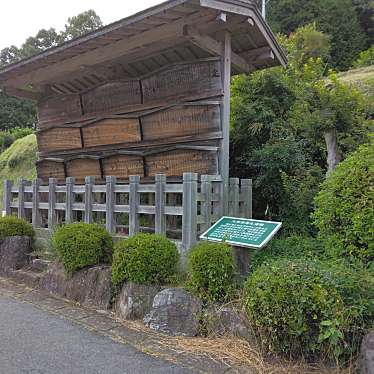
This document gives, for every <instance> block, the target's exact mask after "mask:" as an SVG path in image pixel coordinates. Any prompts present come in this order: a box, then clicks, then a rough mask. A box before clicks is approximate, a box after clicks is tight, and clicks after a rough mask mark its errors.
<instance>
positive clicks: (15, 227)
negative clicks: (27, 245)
mask: <svg viewBox="0 0 374 374" xmlns="http://www.w3.org/2000/svg"><path fill="white" fill-rule="evenodd" d="M7 236H29V237H30V238H34V230H33V228H32V226H31V225H30V224H29V223H28V222H26V221H25V220H23V219H20V218H17V217H15V216H6V217H0V240H3V239H4V238H6V237H7Z"/></svg>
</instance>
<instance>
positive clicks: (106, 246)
mask: <svg viewBox="0 0 374 374" xmlns="http://www.w3.org/2000/svg"><path fill="white" fill-rule="evenodd" d="M52 245H53V248H54V249H55V250H56V253H57V256H58V258H59V260H60V261H61V262H62V264H63V266H64V268H65V270H66V271H67V272H68V273H69V274H72V273H73V272H74V271H76V270H79V269H82V268H84V267H86V266H92V265H98V264H102V263H110V260H111V256H112V250H113V239H112V237H111V236H110V234H109V233H108V232H107V231H106V229H105V228H104V227H102V226H100V225H98V224H87V223H81V222H80V223H72V224H69V225H64V226H60V227H58V228H57V229H56V231H55V232H54V234H53V236H52Z"/></svg>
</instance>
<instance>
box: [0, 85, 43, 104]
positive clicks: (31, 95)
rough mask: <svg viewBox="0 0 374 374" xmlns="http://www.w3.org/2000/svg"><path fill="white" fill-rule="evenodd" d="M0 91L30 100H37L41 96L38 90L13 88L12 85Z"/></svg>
mask: <svg viewBox="0 0 374 374" xmlns="http://www.w3.org/2000/svg"><path fill="white" fill-rule="evenodd" d="M0 92H4V93H5V94H7V95H9V96H15V97H20V98H22V99H29V100H32V101H38V100H39V98H40V96H41V94H40V93H39V92H34V91H28V90H21V89H19V88H13V87H4V88H2V89H0Z"/></svg>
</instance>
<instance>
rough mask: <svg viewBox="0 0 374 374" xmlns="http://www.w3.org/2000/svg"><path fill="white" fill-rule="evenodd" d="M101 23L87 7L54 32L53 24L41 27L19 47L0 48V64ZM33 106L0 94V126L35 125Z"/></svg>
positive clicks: (43, 48) (2, 127)
mask: <svg viewBox="0 0 374 374" xmlns="http://www.w3.org/2000/svg"><path fill="white" fill-rule="evenodd" d="M100 26H102V22H101V20H100V17H99V16H98V15H97V14H96V13H95V12H94V11H93V10H89V11H87V12H83V13H81V14H78V15H77V16H75V17H71V18H69V19H68V22H67V24H66V25H65V30H64V31H62V32H60V33H58V32H57V31H56V30H55V29H54V28H49V29H41V30H39V31H38V33H37V34H36V35H35V36H30V37H29V38H27V39H26V41H25V42H24V43H23V44H22V46H21V48H17V47H16V46H14V45H12V46H10V47H7V48H4V49H2V50H1V51H0V67H2V66H5V65H8V64H11V63H14V62H17V61H19V60H21V59H23V58H27V57H30V56H33V55H35V54H37V53H40V52H42V51H44V50H46V49H48V48H51V47H55V46H57V45H59V44H61V43H62V42H64V41H66V40H70V39H72V38H74V37H77V36H79V35H82V34H85V33H87V32H90V31H93V30H94V29H96V28H98V27H100ZM36 122H37V119H36V108H35V106H34V104H33V103H31V102H30V101H27V100H21V99H17V98H14V97H10V96H8V95H6V94H4V93H1V94H0V130H10V129H12V128H15V127H35V124H36Z"/></svg>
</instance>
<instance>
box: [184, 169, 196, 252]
mask: <svg viewBox="0 0 374 374" xmlns="http://www.w3.org/2000/svg"><path fill="white" fill-rule="evenodd" d="M196 195H197V174H196V173H184V174H183V218H182V249H183V253H182V256H183V257H184V256H185V255H186V254H187V252H188V251H189V250H190V249H191V248H192V247H193V246H194V245H195V244H196V240H197V199H196Z"/></svg>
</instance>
